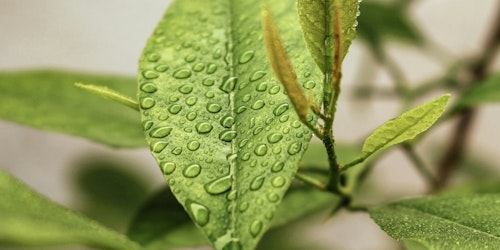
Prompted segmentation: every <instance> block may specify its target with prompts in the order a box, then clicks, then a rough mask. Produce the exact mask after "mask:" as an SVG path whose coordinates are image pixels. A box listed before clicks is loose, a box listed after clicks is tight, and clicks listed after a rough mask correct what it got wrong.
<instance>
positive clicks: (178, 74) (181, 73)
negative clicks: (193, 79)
mask: <svg viewBox="0 0 500 250" xmlns="http://www.w3.org/2000/svg"><path fill="white" fill-rule="evenodd" d="M173 76H174V77H175V78H177V79H186V78H189V77H190V76H191V70H189V69H178V70H176V71H175V72H174V75H173Z"/></svg>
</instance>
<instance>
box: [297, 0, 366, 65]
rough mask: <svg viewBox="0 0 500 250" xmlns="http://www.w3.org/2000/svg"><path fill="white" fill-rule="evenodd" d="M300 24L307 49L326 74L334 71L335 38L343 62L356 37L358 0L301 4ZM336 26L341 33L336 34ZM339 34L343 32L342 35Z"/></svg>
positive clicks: (319, 0)
mask: <svg viewBox="0 0 500 250" xmlns="http://www.w3.org/2000/svg"><path fill="white" fill-rule="evenodd" d="M297 6H298V11H299V20H300V24H301V26H302V32H303V33H304V39H305V41H306V43H307V47H308V49H309V51H310V53H311V55H312V57H313V58H314V61H315V62H316V64H317V65H318V66H319V68H320V69H321V71H323V73H327V72H330V71H331V69H332V68H333V66H334V65H333V64H334V60H333V58H334V57H335V53H336V51H335V47H336V45H335V40H336V39H335V38H334V37H335V36H340V39H339V40H340V41H341V44H340V45H339V48H340V51H341V53H342V54H341V56H340V58H341V59H343V58H344V57H345V55H346V54H347V51H348V49H349V46H350V45H351V42H352V40H354V38H355V37H356V30H355V28H356V26H357V21H356V17H357V16H358V14H357V13H358V9H359V1H358V0H298V1H297ZM336 24H338V25H337V27H338V28H340V30H336V27H335V26H336ZM339 31H340V32H339Z"/></svg>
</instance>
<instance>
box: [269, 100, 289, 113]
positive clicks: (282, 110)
mask: <svg viewBox="0 0 500 250" xmlns="http://www.w3.org/2000/svg"><path fill="white" fill-rule="evenodd" d="M288 107H289V105H288V103H286V102H285V103H282V104H280V105H279V106H278V107H276V108H275V109H274V110H273V113H274V115H275V116H280V115H282V114H283V113H285V111H287V110H288Z"/></svg>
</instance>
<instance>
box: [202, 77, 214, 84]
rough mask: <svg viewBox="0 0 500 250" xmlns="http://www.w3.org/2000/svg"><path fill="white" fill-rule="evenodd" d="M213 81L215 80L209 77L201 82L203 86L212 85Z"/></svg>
mask: <svg viewBox="0 0 500 250" xmlns="http://www.w3.org/2000/svg"><path fill="white" fill-rule="evenodd" d="M214 83H215V80H214V79H213V78H211V77H209V78H205V79H204V80H203V82H202V84H203V85H205V86H212V85H214Z"/></svg>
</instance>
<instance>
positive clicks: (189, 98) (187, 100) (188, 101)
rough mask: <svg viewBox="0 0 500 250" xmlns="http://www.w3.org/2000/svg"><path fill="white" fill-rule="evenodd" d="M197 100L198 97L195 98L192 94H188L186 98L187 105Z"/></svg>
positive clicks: (191, 104) (193, 103)
mask: <svg viewBox="0 0 500 250" xmlns="http://www.w3.org/2000/svg"><path fill="white" fill-rule="evenodd" d="M197 101H198V98H196V97H194V96H190V97H188V98H187V99H186V104H187V105H189V106H193V105H195V104H196V102H197Z"/></svg>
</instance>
